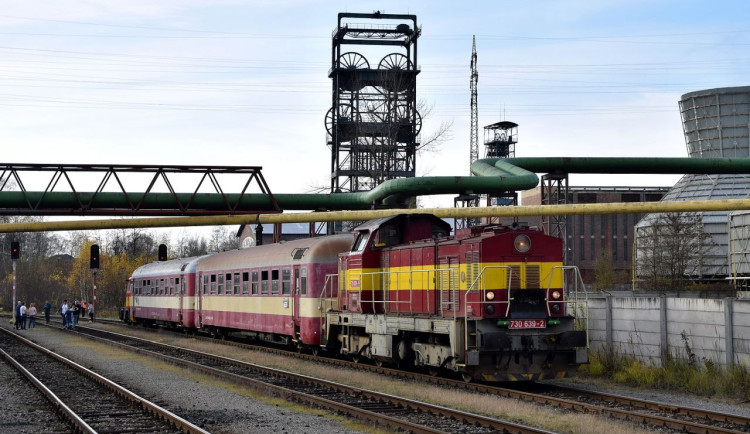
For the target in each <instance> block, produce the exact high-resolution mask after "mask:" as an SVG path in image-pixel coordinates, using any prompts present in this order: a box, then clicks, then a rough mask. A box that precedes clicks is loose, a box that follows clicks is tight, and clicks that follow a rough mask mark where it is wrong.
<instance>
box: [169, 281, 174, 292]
mask: <svg viewBox="0 0 750 434" xmlns="http://www.w3.org/2000/svg"><path fill="white" fill-rule="evenodd" d="M169 295H174V277H170V278H169Z"/></svg>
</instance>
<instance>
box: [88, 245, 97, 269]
mask: <svg viewBox="0 0 750 434" xmlns="http://www.w3.org/2000/svg"><path fill="white" fill-rule="evenodd" d="M89 268H92V269H98V268H99V245H98V244H92V245H91V255H90V256H89Z"/></svg>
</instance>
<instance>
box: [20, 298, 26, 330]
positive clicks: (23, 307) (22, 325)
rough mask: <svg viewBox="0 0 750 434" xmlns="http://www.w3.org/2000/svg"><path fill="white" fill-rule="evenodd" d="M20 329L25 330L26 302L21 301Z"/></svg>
mask: <svg viewBox="0 0 750 434" xmlns="http://www.w3.org/2000/svg"><path fill="white" fill-rule="evenodd" d="M19 310H20V312H21V330H26V303H24V302H23V301H22V302H21V309H19Z"/></svg>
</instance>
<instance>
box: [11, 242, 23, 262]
mask: <svg viewBox="0 0 750 434" xmlns="http://www.w3.org/2000/svg"><path fill="white" fill-rule="evenodd" d="M19 256H21V243H19V242H18V241H11V242H10V259H18V257H19Z"/></svg>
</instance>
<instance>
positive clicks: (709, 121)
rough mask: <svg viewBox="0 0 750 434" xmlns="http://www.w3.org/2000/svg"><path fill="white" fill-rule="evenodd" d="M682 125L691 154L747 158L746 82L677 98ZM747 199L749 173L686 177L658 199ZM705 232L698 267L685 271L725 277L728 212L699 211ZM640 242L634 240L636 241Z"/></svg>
mask: <svg viewBox="0 0 750 434" xmlns="http://www.w3.org/2000/svg"><path fill="white" fill-rule="evenodd" d="M680 113H681V115H682V127H683V131H684V132H685V142H686V144H687V151H688V155H689V156H690V157H691V158H748V157H750V131H749V129H750V86H745V87H726V88H719V89H708V90H700V91H697V92H690V93H686V94H685V95H683V96H682V99H680ZM747 197H750V175H685V176H683V177H682V179H680V181H678V182H677V184H675V186H674V187H672V189H671V190H670V191H669V192H668V193H667V194H666V195H664V197H663V198H662V200H665V201H669V200H672V201H675V200H700V199H735V198H747ZM699 215H700V221H701V223H702V226H703V232H704V233H705V234H706V235H705V239H704V241H703V249H702V250H701V251H700V252H697V253H698V254H699V256H700V266H699V267H698V268H697V269H696V268H692V269H691V270H685V272H686V274H688V275H690V276H691V277H693V278H697V279H701V280H718V279H721V280H723V279H724V278H725V277H727V276H729V275H730V274H731V270H730V267H729V260H728V244H729V235H728V231H727V224H728V212H727V211H712V212H703V213H699ZM659 220H660V215H659V214H649V215H647V216H646V217H644V218H643V219H642V220H641V221H640V222H638V224H637V225H636V234H637V235H636V240H638V238H639V236H638V233H639V232H640V233H641V234H643V233H646V232H648V231H646V230H645V229H647V228H650V227H652V226H653V225H654V224H656V222H657V221H659ZM637 242H638V241H637Z"/></svg>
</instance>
